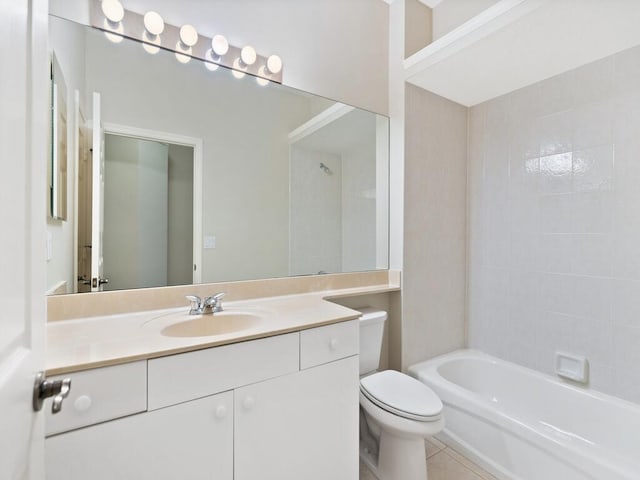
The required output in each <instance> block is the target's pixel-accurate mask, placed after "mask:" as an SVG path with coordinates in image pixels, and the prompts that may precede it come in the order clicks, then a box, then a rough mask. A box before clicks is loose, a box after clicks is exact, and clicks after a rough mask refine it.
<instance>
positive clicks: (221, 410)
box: [216, 405, 227, 418]
mask: <svg viewBox="0 0 640 480" xmlns="http://www.w3.org/2000/svg"><path fill="white" fill-rule="evenodd" d="M226 415H227V407H225V406H224V405H218V408H216V418H224V417H225V416H226Z"/></svg>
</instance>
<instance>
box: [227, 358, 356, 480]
mask: <svg viewBox="0 0 640 480" xmlns="http://www.w3.org/2000/svg"><path fill="white" fill-rule="evenodd" d="M235 414H236V415H235V436H234V442H235V449H234V456H235V477H234V478H235V480H256V479H260V480H300V479H305V480H327V479H331V480H354V479H357V478H358V357H357V356H354V357H349V358H346V359H343V360H339V361H336V362H332V363H328V364H325V365H322V366H319V367H314V368H310V369H307V370H303V371H300V372H298V373H295V374H291V375H286V376H284V377H279V378H276V379H273V380H267V381H264V382H261V383H257V384H255V385H250V386H247V387H243V388H239V389H237V390H236V391H235Z"/></svg>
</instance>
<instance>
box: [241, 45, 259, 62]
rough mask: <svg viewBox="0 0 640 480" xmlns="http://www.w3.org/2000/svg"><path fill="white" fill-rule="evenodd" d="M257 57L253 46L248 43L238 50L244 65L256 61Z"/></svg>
mask: <svg viewBox="0 0 640 480" xmlns="http://www.w3.org/2000/svg"><path fill="white" fill-rule="evenodd" d="M257 58H258V55H257V54H256V50H255V48H253V47H252V46H250V45H247V46H246V47H242V50H241V51H240V60H242V63H244V64H245V65H246V66H250V65H253V64H254V63H256V59H257Z"/></svg>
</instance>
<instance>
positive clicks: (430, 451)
mask: <svg viewBox="0 0 640 480" xmlns="http://www.w3.org/2000/svg"><path fill="white" fill-rule="evenodd" d="M425 448H426V449H427V460H428V461H427V471H428V475H429V480H496V478H495V477H494V476H493V475H490V474H489V473H487V472H485V471H484V470H483V469H482V468H480V467H479V466H477V465H476V464H475V463H473V462H471V461H470V460H468V459H467V458H465V457H463V456H462V455H460V454H459V453H458V452H456V451H455V450H453V449H452V448H451V447H447V446H446V445H445V444H444V443H442V442H440V441H438V440H436V439H435V438H430V439H428V440H426V441H425ZM360 480H376V477H375V476H374V475H373V474H372V473H371V472H370V471H369V469H368V468H367V467H365V466H364V465H363V464H362V462H360Z"/></svg>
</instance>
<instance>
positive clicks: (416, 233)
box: [402, 85, 467, 368]
mask: <svg viewBox="0 0 640 480" xmlns="http://www.w3.org/2000/svg"><path fill="white" fill-rule="evenodd" d="M406 95H407V97H406V112H407V116H406V119H405V125H406V140H405V142H406V143H405V152H406V158H405V162H406V164H405V171H406V177H405V201H404V205H405V216H404V271H403V281H402V290H403V291H402V301H403V306H402V318H403V325H402V349H403V350H402V365H403V368H406V367H407V366H409V365H411V364H413V363H416V362H419V361H422V360H426V359H428V358H431V357H434V356H436V355H440V354H442V353H447V352H450V351H452V350H456V349H458V348H462V347H463V346H464V344H465V297H466V222H467V217H466V212H467V195H466V186H467V148H466V147H467V109H466V108H465V107H463V106H461V105H458V104H456V103H453V102H451V101H450V100H447V99H445V98H442V97H438V96H437V95H434V94H432V93H429V92H427V91H425V90H422V89H420V88H418V87H415V86H413V85H407V90H406Z"/></svg>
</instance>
